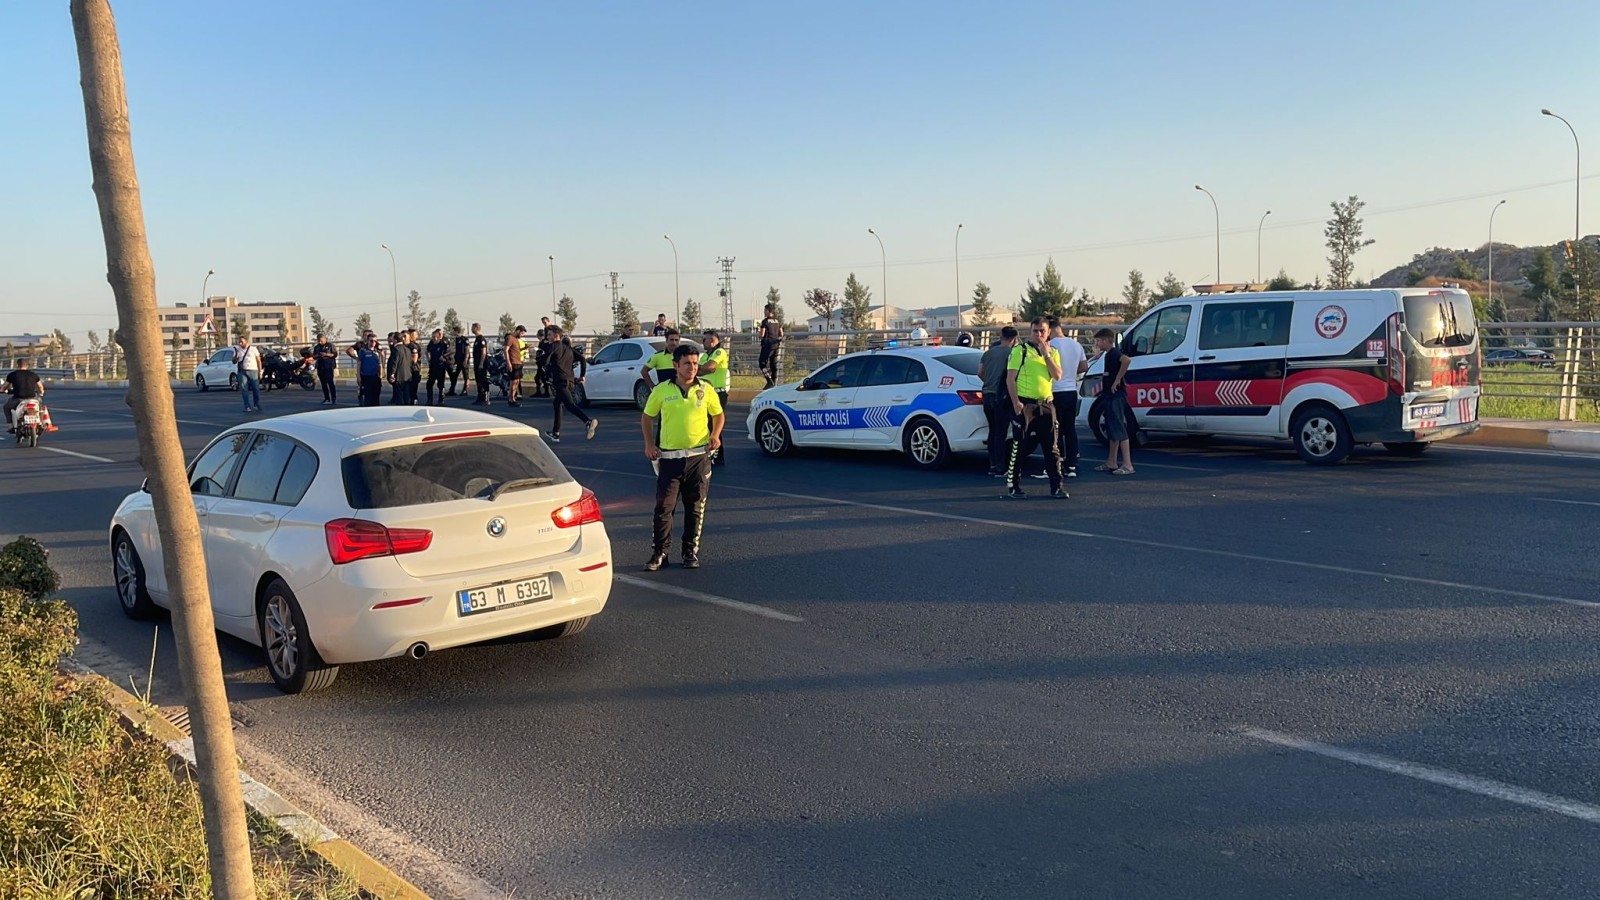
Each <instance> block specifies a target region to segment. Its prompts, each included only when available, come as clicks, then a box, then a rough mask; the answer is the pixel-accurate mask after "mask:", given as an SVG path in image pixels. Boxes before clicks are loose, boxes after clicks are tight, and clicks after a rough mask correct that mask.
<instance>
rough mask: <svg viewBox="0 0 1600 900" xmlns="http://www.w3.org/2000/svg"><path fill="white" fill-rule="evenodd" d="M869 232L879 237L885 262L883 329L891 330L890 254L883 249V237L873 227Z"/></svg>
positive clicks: (883, 261)
mask: <svg viewBox="0 0 1600 900" xmlns="http://www.w3.org/2000/svg"><path fill="white" fill-rule="evenodd" d="M867 234H870V235H872V236H873V237H875V238H877V239H878V259H879V261H881V262H882V263H883V330H884V331H888V330H889V255H888V254H887V253H886V252H884V249H883V237H882V236H880V235H879V234H878V233H877V232H876V231H873V230H872V229H871V228H868V229H867Z"/></svg>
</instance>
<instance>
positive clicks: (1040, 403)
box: [1006, 398, 1061, 491]
mask: <svg viewBox="0 0 1600 900" xmlns="http://www.w3.org/2000/svg"><path fill="white" fill-rule="evenodd" d="M1011 428H1012V431H1013V432H1014V439H1013V441H1012V444H1011V462H1010V464H1009V465H1008V466H1007V467H1006V482H1007V483H1008V484H1010V485H1011V487H1012V489H1013V490H1021V489H1022V467H1021V466H1020V465H1019V463H1020V462H1021V460H1020V458H1019V457H1020V456H1021V454H1020V453H1019V452H1018V450H1019V449H1020V448H1022V447H1027V446H1031V445H1033V444H1034V442H1037V443H1038V444H1039V445H1041V446H1043V447H1044V473H1045V475H1047V476H1049V478H1050V490H1052V491H1054V490H1056V489H1058V488H1060V487H1061V446H1060V442H1059V440H1058V439H1057V437H1056V408H1055V404H1054V403H1052V402H1051V401H1049V400H1032V399H1028V398H1023V400H1022V415H1020V416H1017V415H1013V416H1012V419H1011Z"/></svg>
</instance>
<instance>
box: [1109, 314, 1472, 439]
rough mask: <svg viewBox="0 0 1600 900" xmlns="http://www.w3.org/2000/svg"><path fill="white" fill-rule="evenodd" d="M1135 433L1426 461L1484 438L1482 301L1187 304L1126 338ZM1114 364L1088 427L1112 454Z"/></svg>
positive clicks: (1146, 319) (1138, 324)
mask: <svg viewBox="0 0 1600 900" xmlns="http://www.w3.org/2000/svg"><path fill="white" fill-rule="evenodd" d="M1121 349H1122V352H1123V353H1125V354H1127V355H1128V356H1129V357H1130V362H1129V366H1128V374H1127V377H1126V379H1125V387H1126V388H1127V397H1128V433H1129V437H1130V439H1132V440H1134V441H1136V442H1138V443H1142V442H1143V439H1144V437H1145V436H1146V435H1148V434H1150V433H1153V432H1173V433H1180V434H1185V433H1186V434H1202V435H1238V436H1249V437H1273V438H1280V439H1287V440H1289V441H1292V442H1293V443H1294V448H1295V451H1296V452H1297V453H1299V455H1300V458H1301V459H1303V460H1305V461H1306V462H1308V463H1311V464H1313V465H1331V464H1333V463H1337V462H1339V461H1341V460H1343V459H1344V458H1345V457H1346V456H1348V455H1349V454H1350V450H1351V448H1352V447H1354V446H1355V445H1356V444H1374V443H1381V444H1383V446H1384V447H1385V448H1387V449H1388V450H1389V451H1390V452H1391V453H1396V454H1400V455H1405V456H1412V455H1416V454H1419V453H1421V452H1423V451H1424V450H1426V449H1427V448H1428V445H1429V444H1430V443H1432V442H1434V441H1439V440H1443V439H1445V438H1451V437H1456V436H1459V435H1463V434H1471V433H1472V432H1474V431H1476V430H1477V429H1478V398H1479V395H1480V390H1479V365H1480V361H1479V352H1478V351H1479V347H1478V335H1477V323H1476V320H1475V318H1474V316H1473V312H1472V298H1471V297H1469V296H1468V295H1467V293H1466V292H1465V291H1463V290H1459V289H1455V288H1397V289H1393V290H1359V291H1285V292H1274V293H1263V294H1256V293H1247V294H1214V295H1201V296H1193V297H1178V298H1174V299H1172V300H1168V301H1166V302H1164V303H1162V304H1161V305H1159V306H1157V307H1155V308H1154V309H1152V310H1150V311H1149V312H1147V313H1145V315H1144V316H1143V317H1141V318H1140V319H1138V320H1137V321H1135V322H1134V323H1133V325H1132V327H1130V328H1129V329H1128V330H1127V331H1126V332H1125V333H1124V335H1123V337H1122V342H1121ZM1103 381H1104V361H1103V360H1096V361H1095V362H1094V363H1093V364H1092V365H1091V366H1090V368H1089V371H1088V373H1087V374H1086V376H1085V378H1084V383H1083V388H1082V394H1081V396H1082V397H1083V401H1084V402H1083V406H1082V408H1083V412H1082V413H1081V414H1080V415H1081V418H1082V419H1083V420H1084V421H1086V424H1088V425H1089V428H1090V430H1091V431H1093V432H1094V435H1095V437H1096V438H1098V439H1099V440H1100V441H1101V443H1104V442H1105V429H1104V418H1105V406H1106V404H1105V397H1104V396H1103V390H1102V389H1103V387H1104V384H1103Z"/></svg>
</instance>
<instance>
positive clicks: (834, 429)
mask: <svg viewBox="0 0 1600 900" xmlns="http://www.w3.org/2000/svg"><path fill="white" fill-rule="evenodd" d="M982 357H983V353H982V352H981V351H979V350H976V349H973V348H970V347H887V348H884V349H881V350H866V351H863V352H860V353H852V354H850V355H848V356H841V357H839V358H838V359H836V360H834V361H833V362H830V363H828V364H827V365H825V366H822V367H821V368H819V369H817V370H816V371H815V372H812V373H811V374H810V375H808V376H806V378H805V379H804V380H803V381H800V382H798V383H796V384H784V385H778V386H776V387H771V388H768V389H767V390H765V391H762V392H761V393H760V394H757V395H756V398H755V400H753V401H751V403H750V415H749V417H748V418H747V419H746V421H745V427H746V429H747V430H748V431H749V435H750V439H751V440H753V441H755V442H756V446H757V447H760V448H761V452H762V453H765V454H766V455H767V456H785V455H787V454H788V453H789V452H790V451H791V450H792V449H793V448H795V447H843V448H854V449H862V450H873V449H877V450H899V451H901V452H903V453H905V455H906V458H907V459H909V460H910V461H911V462H912V464H913V465H916V466H918V467H920V468H928V469H936V468H939V467H941V466H944V465H946V464H947V463H949V462H950V455H951V454H952V453H958V452H961V451H965V450H981V449H983V447H984V445H985V441H986V440H987V439H988V436H989V421H988V419H987V418H986V417H985V416H984V414H983V382H982V381H981V380H980V379H979V378H978V361H979V360H980V359H981V358H982Z"/></svg>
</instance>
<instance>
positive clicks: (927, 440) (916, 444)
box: [905, 419, 950, 469]
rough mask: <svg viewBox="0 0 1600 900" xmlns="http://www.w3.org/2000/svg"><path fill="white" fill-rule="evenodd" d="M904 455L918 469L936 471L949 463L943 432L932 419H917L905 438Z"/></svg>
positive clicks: (946, 442) (948, 450)
mask: <svg viewBox="0 0 1600 900" xmlns="http://www.w3.org/2000/svg"><path fill="white" fill-rule="evenodd" d="M905 451H906V455H907V456H908V457H910V458H911V461H912V462H913V463H915V464H916V465H917V466H918V467H920V468H925V469H937V468H939V467H941V466H943V465H945V464H946V463H947V462H949V461H950V444H949V442H948V441H946V440H945V436H944V430H943V429H942V428H940V427H939V423H937V422H935V421H933V420H932V419H918V420H916V421H915V422H913V423H912V424H911V428H910V429H909V430H907V431H906V436H905Z"/></svg>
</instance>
